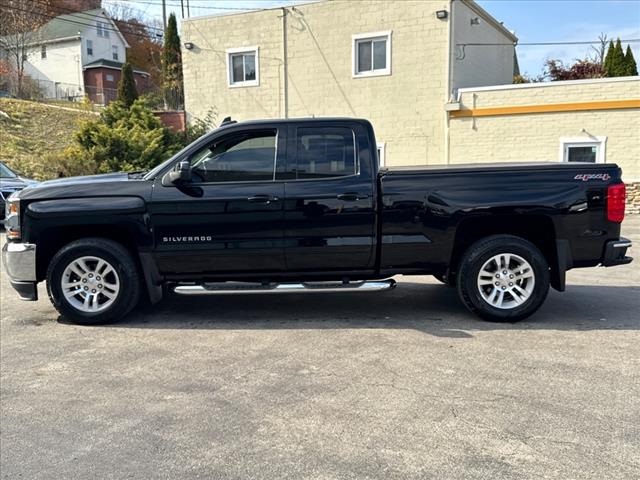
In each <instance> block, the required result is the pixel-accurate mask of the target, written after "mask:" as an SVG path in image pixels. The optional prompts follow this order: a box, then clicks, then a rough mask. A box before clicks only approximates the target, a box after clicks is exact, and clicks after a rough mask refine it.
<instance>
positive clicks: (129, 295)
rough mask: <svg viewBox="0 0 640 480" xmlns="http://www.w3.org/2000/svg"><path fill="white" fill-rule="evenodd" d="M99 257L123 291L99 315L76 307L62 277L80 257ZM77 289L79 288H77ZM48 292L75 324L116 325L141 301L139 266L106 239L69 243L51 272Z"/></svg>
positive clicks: (90, 239) (122, 249)
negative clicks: (115, 276) (68, 297)
mask: <svg viewBox="0 0 640 480" xmlns="http://www.w3.org/2000/svg"><path fill="white" fill-rule="evenodd" d="M85 256H89V257H97V258H99V259H103V260H105V261H106V262H108V263H109V264H110V265H111V266H112V267H113V269H114V270H115V272H116V273H117V276H118V281H119V291H118V292H117V294H116V296H115V298H114V300H113V302H112V303H111V305H109V306H108V307H106V308H105V309H104V310H101V311H98V312H85V311H82V310H79V309H78V308H76V307H74V306H73V305H72V304H71V303H70V301H69V300H68V299H67V298H65V296H64V294H63V291H62V275H63V274H64V271H65V269H66V268H67V266H68V265H69V264H71V262H73V261H74V260H76V259H78V258H80V257H85ZM76 288H77V287H76ZM47 293H48V294H49V299H50V300H51V303H53V306H54V307H55V308H56V310H58V312H60V314H61V315H62V316H63V317H64V318H65V319H67V320H69V321H71V322H72V323H77V324H80V325H100V324H105V323H110V322H115V321H117V320H120V319H121V318H122V317H124V316H125V315H126V314H127V313H129V312H130V311H131V310H132V309H133V308H134V307H135V306H136V305H137V303H138V300H139V298H140V276H139V273H138V267H137V265H136V263H135V261H134V260H133V258H132V256H131V254H130V253H129V251H128V250H127V249H126V248H124V247H123V246H122V245H121V244H119V243H117V242H114V241H112V240H107V239H104V238H83V239H80V240H76V241H74V242H71V243H69V244H68V245H65V246H64V247H62V248H61V249H60V250H59V251H58V253H56V254H55V255H54V257H53V259H52V260H51V262H50V264H49V268H48V270H47Z"/></svg>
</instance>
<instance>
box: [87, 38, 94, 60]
mask: <svg viewBox="0 0 640 480" xmlns="http://www.w3.org/2000/svg"><path fill="white" fill-rule="evenodd" d="M87 55H89V56H90V57H92V56H93V42H92V41H91V40H87Z"/></svg>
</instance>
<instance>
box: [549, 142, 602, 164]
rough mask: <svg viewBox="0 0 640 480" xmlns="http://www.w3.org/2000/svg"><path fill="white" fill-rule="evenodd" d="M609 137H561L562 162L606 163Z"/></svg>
mask: <svg viewBox="0 0 640 480" xmlns="http://www.w3.org/2000/svg"><path fill="white" fill-rule="evenodd" d="M606 145H607V137H572V138H569V137H563V138H561V139H560V155H559V156H560V161H561V162H587V163H604V162H605V161H606Z"/></svg>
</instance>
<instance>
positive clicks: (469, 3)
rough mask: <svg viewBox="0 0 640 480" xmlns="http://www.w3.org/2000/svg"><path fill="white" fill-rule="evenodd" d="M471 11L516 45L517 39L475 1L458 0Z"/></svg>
mask: <svg viewBox="0 0 640 480" xmlns="http://www.w3.org/2000/svg"><path fill="white" fill-rule="evenodd" d="M453 1H455V0H453ZM460 1H461V2H462V3H464V4H465V5H466V6H467V7H469V8H470V9H471V10H473V11H474V12H476V13H477V14H478V15H480V16H481V17H482V18H483V19H484V20H485V21H487V22H489V23H490V24H491V25H492V26H493V27H494V28H495V29H497V30H499V31H500V32H501V33H502V34H503V35H505V36H506V37H508V38H509V39H510V40H511V41H513V42H514V43H518V37H516V36H515V35H514V34H513V33H511V31H509V29H508V28H507V27H505V26H504V25H503V24H502V23H500V22H499V21H498V19H496V17H494V16H493V15H491V14H490V13H489V12H487V11H486V10H485V9H484V8H482V7H481V6H480V5H478V4H477V3H476V2H475V0H460Z"/></svg>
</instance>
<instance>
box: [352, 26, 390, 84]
mask: <svg viewBox="0 0 640 480" xmlns="http://www.w3.org/2000/svg"><path fill="white" fill-rule="evenodd" d="M391 34H392V31H391V30H385V31H383V32H369V33H358V34H356V35H351V71H352V76H353V78H365V77H380V76H384V75H391ZM372 40H386V41H387V49H386V56H387V62H386V67H385V68H379V69H377V70H368V71H366V72H358V44H359V43H361V42H363V41H372ZM371 67H372V68H373V48H372V49H371Z"/></svg>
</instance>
